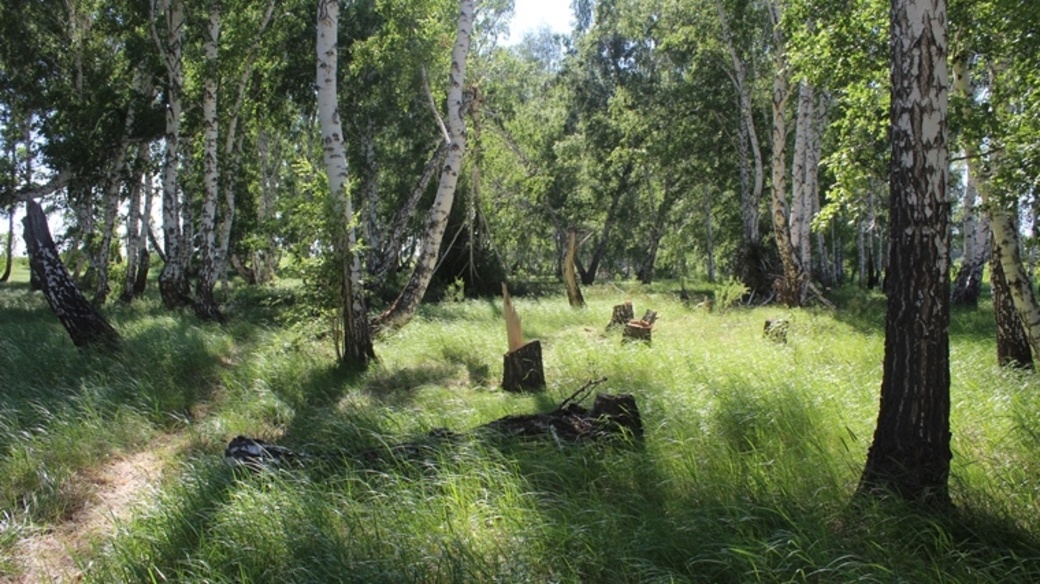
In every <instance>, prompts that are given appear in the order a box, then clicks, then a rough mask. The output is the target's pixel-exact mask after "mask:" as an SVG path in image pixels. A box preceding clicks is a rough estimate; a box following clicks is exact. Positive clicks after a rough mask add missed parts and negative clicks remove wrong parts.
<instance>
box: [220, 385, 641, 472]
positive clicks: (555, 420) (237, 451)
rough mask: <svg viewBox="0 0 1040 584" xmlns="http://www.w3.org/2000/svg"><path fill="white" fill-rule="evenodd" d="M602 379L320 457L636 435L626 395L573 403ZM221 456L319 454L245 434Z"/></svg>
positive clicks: (413, 457)
mask: <svg viewBox="0 0 1040 584" xmlns="http://www.w3.org/2000/svg"><path fill="white" fill-rule="evenodd" d="M605 381H606V378H605V377H603V378H600V379H595V380H592V381H589V382H588V383H586V384H585V385H583V386H581V387H580V388H579V389H578V390H577V391H575V392H574V393H573V394H571V395H570V396H568V397H567V398H566V399H564V400H563V401H562V402H560V405H558V406H557V407H556V408H555V409H553V410H552V411H550V412H546V413H543V414H514V415H510V416H504V417H502V418H498V419H496V420H492V421H491V422H488V423H486V424H483V425H480V426H477V427H476V428H474V429H473V430H471V431H470V432H468V433H457V432H454V431H452V430H449V429H447V428H434V429H433V430H430V432H429V433H427V434H426V435H425V436H423V437H422V438H419V439H417V440H411V441H407V442H399V443H397V444H390V445H386V446H382V447H378V448H369V449H367V450H364V451H362V452H360V453H358V454H356V455H349V454H348V453H345V452H337V453H336V454H335V455H332V454H330V455H329V456H328V457H320V458H329V459H330V461H333V460H343V459H352V460H355V461H357V462H358V463H359V464H361V465H363V466H378V465H380V464H383V463H386V462H389V461H419V462H424V463H426V464H433V463H434V461H435V460H436V457H437V455H438V453H439V451H440V448H441V447H442V446H443V445H444V444H450V443H453V442H456V441H458V440H459V439H460V438H463V437H466V436H467V435H470V436H475V437H478V438H487V439H494V438H498V437H505V438H532V439H534V438H552V439H553V440H555V441H556V442H557V443H558V444H562V443H564V442H569V443H581V442H590V441H599V440H604V439H608V438H628V439H631V440H635V441H640V440H642V438H643V422H642V419H641V418H640V415H639V408H638V407H637V406H636V400H635V397H633V396H632V395H630V394H617V395H614V394H597V395H596V399H595V400H594V401H593V404H592V409H586V408H583V407H582V406H581V405H579V404H580V402H581V401H583V400H584V399H585V398H586V397H587V396H588V393H589V391H591V390H592V388H594V387H596V386H597V385H599V384H601V383H603V382H605ZM224 457H225V459H226V460H227V461H228V462H229V463H231V464H235V465H241V466H244V467H246V468H248V469H250V470H254V471H259V470H263V469H269V468H284V467H286V466H290V467H291V466H298V465H299V464H300V463H302V462H305V461H307V460H313V459H317V458H319V457H316V456H313V455H308V454H304V453H300V452H293V451H291V450H289V449H288V448H285V447H284V446H278V445H276V444H271V443H269V442H265V441H263V440H259V439H254V438H247V437H245V436H236V437H235V438H234V439H232V440H231V442H230V443H229V444H228V446H227V449H226V450H225V451H224Z"/></svg>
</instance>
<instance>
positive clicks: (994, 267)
mask: <svg viewBox="0 0 1040 584" xmlns="http://www.w3.org/2000/svg"><path fill="white" fill-rule="evenodd" d="M992 246H993V253H992V254H990V259H989V266H990V283H991V284H992V286H993V317H994V319H995V320H996V325H997V364H998V365H1000V366H1001V367H1018V368H1021V369H1032V368H1033V354H1032V351H1031V349H1030V347H1029V337H1027V336H1026V330H1025V328H1024V327H1023V326H1022V319H1021V318H1020V317H1019V315H1018V311H1017V310H1016V309H1015V301H1014V299H1013V298H1012V297H1011V289H1010V288H1009V287H1008V283H1007V279H1006V278H1005V277H1004V268H1003V266H1002V265H1001V262H1000V259H999V258H1000V254H1001V250H1000V249H999V246H998V244H997V243H996V242H993V243H992Z"/></svg>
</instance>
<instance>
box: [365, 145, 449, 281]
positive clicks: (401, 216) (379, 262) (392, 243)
mask: <svg viewBox="0 0 1040 584" xmlns="http://www.w3.org/2000/svg"><path fill="white" fill-rule="evenodd" d="M447 156H448V144H446V143H444V142H441V143H440V144H439V145H438V146H437V148H436V149H435V150H434V152H433V154H432V155H431V157H430V159H429V161H428V162H427V163H426V166H425V167H424V168H423V172H422V175H421V176H420V177H419V181H418V182H417V183H416V185H415V187H413V188H412V192H411V194H410V195H409V196H408V200H406V201H405V202H404V204H402V205H401V207H400V208H399V209H398V210H397V213H395V214H394V218H393V220H391V221H390V225H389V226H388V227H387V228H386V229H385V230H384V231H383V232H382V239H381V243H380V250H379V254H378V257H377V259H376V261H375V262H374V263H373V264H370V265H369V275H370V278H371V286H372V287H378V286H379V285H381V284H382V283H383V282H384V281H386V279H387V277H389V276H390V275H391V274H393V273H395V272H396V271H397V267H398V263H399V262H400V253H401V246H402V244H403V243H404V235H405V228H406V227H407V226H408V220H409V219H410V218H411V217H412V216H413V215H414V214H415V209H416V207H418V206H419V200H420V199H422V196H423V193H425V192H426V187H428V186H429V185H430V181H431V180H432V179H433V175H434V174H435V173H436V172H437V169H440V168H443V167H444V162H445V160H446V159H447Z"/></svg>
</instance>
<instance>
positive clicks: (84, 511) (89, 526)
mask: <svg viewBox="0 0 1040 584" xmlns="http://www.w3.org/2000/svg"><path fill="white" fill-rule="evenodd" d="M186 444H187V441H186V440H185V439H184V438H183V437H180V436H170V435H165V436H162V437H161V438H160V439H157V440H153V441H152V442H151V443H150V444H149V445H148V446H147V447H146V448H145V449H143V450H141V451H138V452H134V453H131V454H125V455H117V456H115V457H114V458H112V459H111V460H109V461H108V462H106V463H105V464H104V465H102V466H100V467H98V468H97V469H94V470H91V471H89V472H88V473H86V475H85V477H84V480H85V481H87V482H88V483H89V487H88V488H89V490H90V491H92V494H91V496H90V497H89V498H88V500H87V501H86V503H85V504H84V505H83V507H81V508H80V509H79V510H77V511H76V512H75V513H74V514H73V515H72V516H71V517H70V519H69V520H68V521H65V522H63V523H61V524H59V525H56V526H54V527H53V528H51V529H48V530H47V531H45V532H42V533H39V534H36V535H33V536H31V537H27V538H25V539H23V540H21V541H20V542H18V544H17V545H16V546H15V558H14V559H15V563H16V564H17V565H18V566H19V567H20V573H19V574H17V575H14V576H6V575H0V583H3V584H8V583H10V584H36V583H42V582H76V581H78V580H79V579H80V576H81V574H80V570H79V567H78V566H77V565H76V558H77V557H81V556H82V555H83V554H84V552H86V551H88V550H89V549H90V544H91V541H92V540H95V539H97V538H103V537H105V536H106V535H108V534H109V533H110V532H111V530H112V528H113V527H114V526H115V524H116V523H117V522H118V521H122V520H126V519H127V518H129V516H130V513H131V511H133V509H134V507H135V506H136V504H137V503H139V502H140V501H141V500H142V499H143V497H144V496H145V495H147V494H148V493H150V492H151V491H152V490H153V489H155V488H156V487H157V486H158V484H159V482H160V479H161V478H162V475H163V470H164V468H165V467H166V465H167V464H168V463H169V462H170V461H171V460H172V458H173V455H174V454H176V453H177V452H179V451H180V450H181V449H183V448H184V446H185V445H186Z"/></svg>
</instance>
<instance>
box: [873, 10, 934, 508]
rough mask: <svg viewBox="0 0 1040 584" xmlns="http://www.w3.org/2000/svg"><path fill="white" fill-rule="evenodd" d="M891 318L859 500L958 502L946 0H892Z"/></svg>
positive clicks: (931, 505)
mask: <svg viewBox="0 0 1040 584" xmlns="http://www.w3.org/2000/svg"><path fill="white" fill-rule="evenodd" d="M891 26H892V103H891V107H890V115H891V118H890V119H891V133H892V159H891V177H890V189H891V198H890V204H889V209H890V211H889V213H890V221H891V231H890V233H891V237H892V241H891V245H890V246H889V250H890V252H889V253H890V261H889V263H888V269H889V273H888V278H887V292H888V314H887V317H886V320H885V359H884V374H883V379H882V382H881V406H880V411H879V413H878V421H877V429H876V430H875V431H874V441H873V444H871V446H870V451H869V453H868V454H867V462H866V466H865V467H864V469H863V475H862V476H861V478H860V483H859V488H858V490H857V492H858V493H860V494H867V495H874V496H884V495H889V494H892V495H896V496H898V497H900V498H902V499H904V500H907V501H910V502H914V503H918V504H921V505H923V506H926V507H935V508H943V507H947V506H949V505H950V495H949V485H948V480H949V474H950V459H951V457H952V452H951V450H950V347H949V324H950V257H949V249H950V202H949V199H948V196H947V192H946V186H947V177H948V173H949V170H948V165H949V156H948V152H947V146H946V110H947V100H948V92H947V85H946V84H947V71H946V47H947V45H946V42H947V41H946V2H945V0H926V1H923V2H922V1H917V0H892V11H891Z"/></svg>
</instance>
